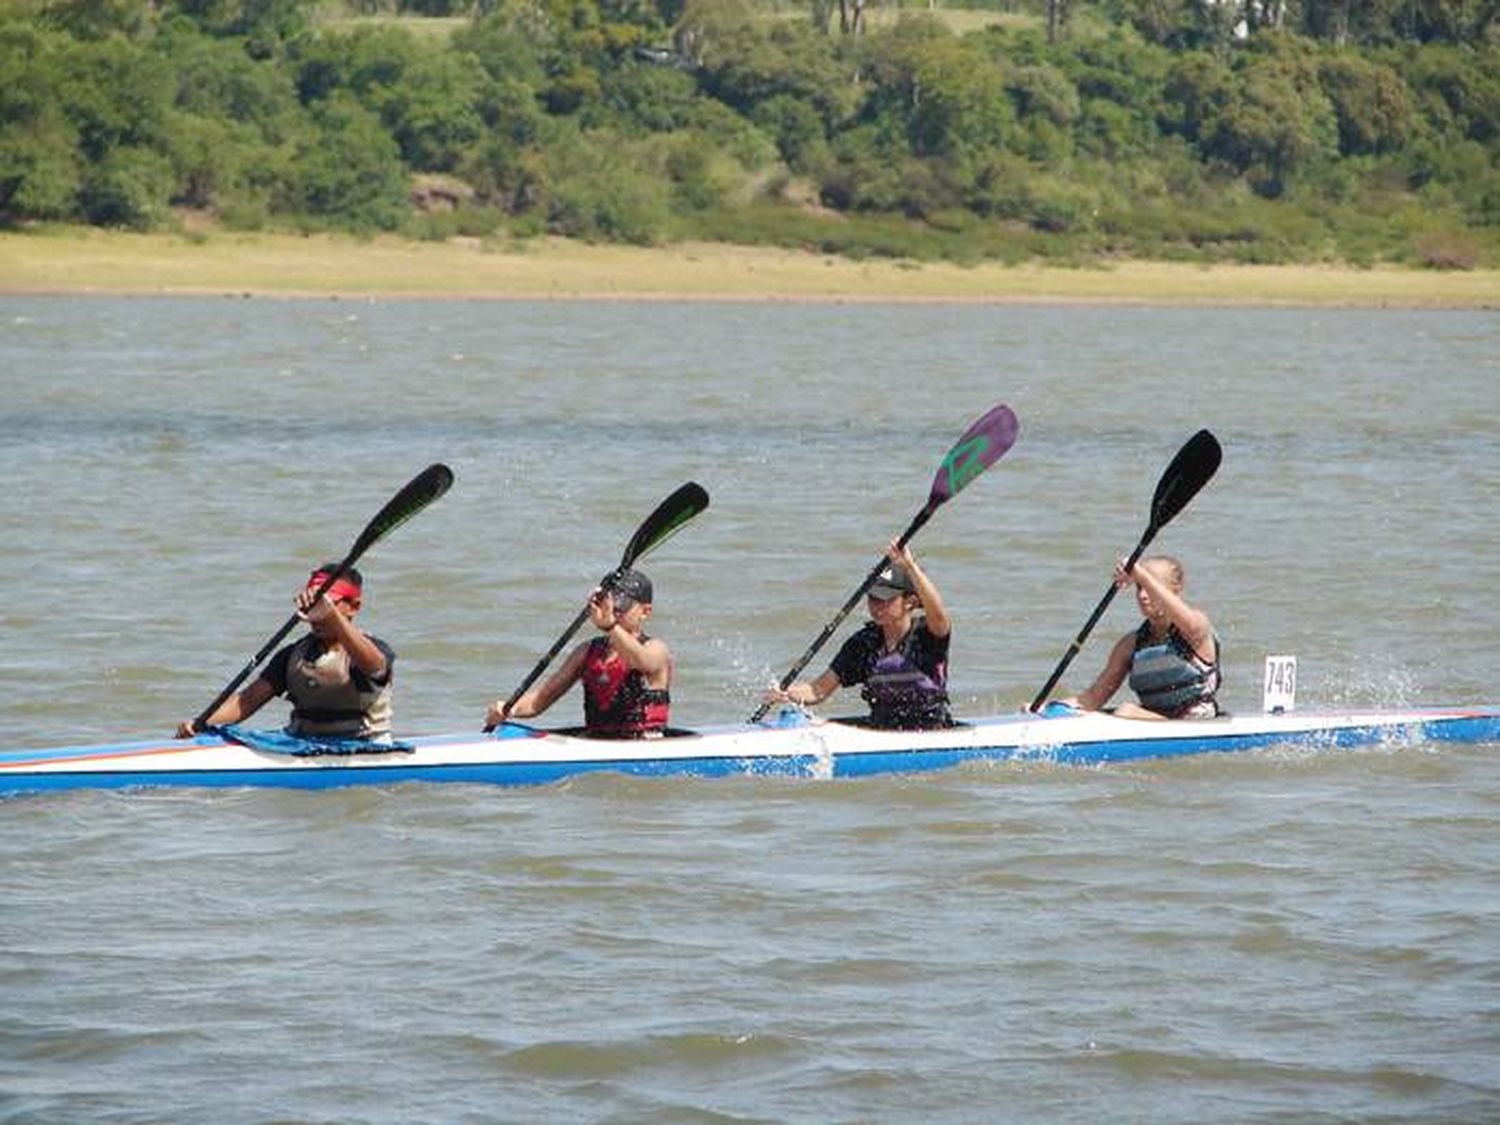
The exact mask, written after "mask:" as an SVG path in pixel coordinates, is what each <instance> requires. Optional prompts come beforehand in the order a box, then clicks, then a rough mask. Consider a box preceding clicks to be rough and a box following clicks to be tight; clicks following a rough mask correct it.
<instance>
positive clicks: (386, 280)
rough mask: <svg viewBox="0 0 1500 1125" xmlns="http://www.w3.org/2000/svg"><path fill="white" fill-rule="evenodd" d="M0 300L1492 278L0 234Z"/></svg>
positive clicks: (1468, 294) (570, 295)
mask: <svg viewBox="0 0 1500 1125" xmlns="http://www.w3.org/2000/svg"><path fill="white" fill-rule="evenodd" d="M0 293H7V294H67V295H89V294H120V295H127V294H130V295H188V294H214V295H228V296H267V297H343V298H377V297H378V298H392V299H394V298H436V297H469V298H480V299H558V300H579V299H595V300H597V299H621V300H630V299H633V300H780V301H965V302H994V303H1035V304H1069V303H1077V304H1124V305H1204V306H1222V305H1247V306H1256V305H1261V306H1324V307H1403V308H1429V307H1430V308H1500V271H1493V270H1490V271H1470V272H1449V273H1436V272H1431V271H1418V270H1405V269H1393V268H1379V269H1371V270H1359V269H1349V268H1336V267H1326V266H1232V265H1218V266H1198V265H1190V264H1184V263H1174V262H1120V263H1115V264H1111V265H1108V266H1102V267H1097V268H1086V269H1060V268H1056V267H1041V266H1029V265H1028V266H1019V267H1007V266H1002V265H982V266H976V267H962V266H955V265H949V264H944V263H917V262H896V261H885V260H880V261H865V262H855V261H849V260H846V259H840V258H833V257H828V256H825V255H820V254H812V253H802V252H798V251H789V250H773V249H764V248H755V247H739V246H726V245H720V244H703V243H696V244H687V245H680V246H671V247H666V248H659V249H642V248H638V247H628V246H589V245H585V244H582V243H575V242H567V241H562V240H552V239H548V240H538V241H533V242H527V243H513V244H504V245H490V244H486V243H480V242H478V241H477V240H457V241H454V242H447V243H426V242H408V241H404V240H399V239H394V238H379V239H375V240H371V241H358V240H351V239H341V238H333V237H326V236H311V237H301V236H297V235H279V234H278V235H269V234H228V233H214V234H212V235H209V236H205V237H198V238H190V237H185V236H182V235H137V234H126V233H120V232H109V231H96V230H77V229H67V230H56V231H31V232H19V233H6V234H0Z"/></svg>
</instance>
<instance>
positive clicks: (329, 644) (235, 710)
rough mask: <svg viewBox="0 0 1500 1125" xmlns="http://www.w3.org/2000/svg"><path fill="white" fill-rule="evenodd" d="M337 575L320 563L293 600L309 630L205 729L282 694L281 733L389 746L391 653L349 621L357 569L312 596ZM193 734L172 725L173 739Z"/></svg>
mask: <svg viewBox="0 0 1500 1125" xmlns="http://www.w3.org/2000/svg"><path fill="white" fill-rule="evenodd" d="M337 570H338V564H337V563H331V562H328V563H323V564H322V565H321V566H319V567H318V569H317V570H315V571H313V572H312V576H311V577H310V578H308V580H307V585H306V586H304V587H303V589H302V590H301V591H300V592H299V593H298V594H297V597H296V605H297V612H298V614H299V615H300V616H301V617H302V618H303V620H305V621H306V622H307V624H308V627H309V629H310V630H311V631H310V632H309V633H308V634H307V635H306V636H304V637H302V638H301V639H300V640H296V641H293V642H292V643H291V644H289V645H287V646H286V647H285V648H283V649H281V650H280V651H278V652H277V653H276V655H275V656H273V657H271V659H270V660H269V661H268V662H267V663H266V665H265V667H264V668H263V669H262V670H261V673H260V675H259V676H258V677H257V678H256V679H255V680H252V681H251V682H250V684H249V685H248V686H246V687H244V688H241V689H240V690H239V691H238V692H236V693H235V694H234V695H232V696H230V697H229V698H228V699H226V700H225V701H224V702H223V703H222V704H220V705H219V708H218V710H216V711H215V712H214V713H213V714H212V715H210V716H209V717H208V723H207V725H209V726H223V725H227V724H230V723H239V722H243V721H244V720H246V719H248V718H249V717H250V716H251V715H253V714H255V713H256V712H257V711H259V710H260V709H261V708H262V707H264V706H265V705H266V704H267V703H268V702H270V700H271V699H272V698H273V697H275V696H278V695H284V696H286V697H287V699H288V700H289V701H290V702H291V705H292V715H291V718H290V720H289V721H288V722H287V725H286V733H287V734H290V735H293V736H296V737H299V738H308V739H317V740H338V741H342V740H346V739H357V740H364V741H370V742H389V741H390V738H391V666H392V664H393V663H394V662H395V660H396V654H395V653H394V652H392V651H391V647H390V646H389V645H388V644H386V643H385V642H384V641H382V640H381V639H380V638H379V637H374V636H371V635H369V634H368V633H365V632H363V631H362V630H361V629H360V627H359V626H358V625H356V624H355V623H354V618H355V615H357V614H358V613H359V609H360V605H361V603H362V600H363V595H364V579H363V578H362V577H361V576H360V573H359V571H357V570H355V569H354V568H353V567H349V568H348V569H347V570H345V571H344V572H343V574H342V575H340V576H339V578H338V580H337V581H335V582H334V583H333V585H332V586H330V587H329V589H328V591H327V592H326V593H324V594H322V595H321V596H319V595H318V590H319V589H320V588H321V587H322V585H323V583H324V582H325V581H326V580H327V578H328V576H329V575H331V574H333V573H335V572H336V571H337ZM195 733H196V731H195V730H194V727H193V724H192V722H191V721H188V722H184V723H181V724H179V725H178V727H177V737H178V738H191V737H193V735H194V734H195Z"/></svg>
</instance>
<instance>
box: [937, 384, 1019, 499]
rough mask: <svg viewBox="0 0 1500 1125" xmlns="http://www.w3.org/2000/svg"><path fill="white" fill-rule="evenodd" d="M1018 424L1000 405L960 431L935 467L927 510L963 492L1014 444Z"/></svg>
mask: <svg viewBox="0 0 1500 1125" xmlns="http://www.w3.org/2000/svg"><path fill="white" fill-rule="evenodd" d="M1020 432H1021V423H1020V422H1018V421H1017V420H1016V415H1015V411H1013V410H1011V408H1010V407H1008V406H1006V405H1005V404H1004V403H1001V404H1000V405H999V406H996V407H995V408H994V409H993V410H991V411H990V412H989V413H988V414H985V415H984V416H983V417H982V418H980V419H979V420H978V421H976V422H975V423H974V424H973V425H972V426H970V427H969V428H968V429H967V430H965V431H964V436H963V437H961V438H959V439H958V444H957V445H955V446H954V447H953V448H952V449H950V450H949V451H948V455H947V456H946V457H944V458H943V463H942V464H941V465H939V466H938V471H937V476H936V477H934V478H933V481H932V492H931V494H930V495H929V496H928V498H927V507H928V509H929V510H931V509H934V508H936V507H937V506H938V505H939V504H942V503H944V502H945V501H947V500H951V499H952V498H953V497H954V496H957V495H958V494H959V493H960V492H962V491H963V490H964V488H965V487H967V486H968V484H969V483H970V482H971V481H973V480H974V479H975V478H976V477H977V476H979V474H980V473H982V472H984V471H985V470H986V469H988V468H989V467H990V466H991V465H993V464H994V463H995V462H996V461H998V460H1000V458H1002V457H1004V456H1005V454H1006V451H1007V450H1009V449H1010V447H1011V446H1013V445H1014V444H1015V443H1016V438H1017V436H1018V435H1019V434H1020Z"/></svg>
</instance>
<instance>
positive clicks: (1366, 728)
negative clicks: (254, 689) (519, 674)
mask: <svg viewBox="0 0 1500 1125" xmlns="http://www.w3.org/2000/svg"><path fill="white" fill-rule="evenodd" d="M1422 742H1475V743H1477V742H1500V708H1496V707H1451V708H1420V709H1412V710H1397V709H1378V710H1353V709H1351V710H1324V711H1288V712H1284V713H1279V714H1251V715H1235V716H1223V717H1220V718H1215V719H1196V720H1176V721H1173V722H1160V723H1158V722H1140V721H1137V720H1130V719H1121V718H1116V717H1115V716H1113V715H1110V714H1106V713H1101V712H1093V713H1082V712H1077V711H1073V710H1070V709H1068V708H1064V707H1060V706H1055V705H1054V706H1051V707H1049V708H1048V709H1047V711H1046V712H1044V713H1043V714H1031V713H1029V712H1024V711H1023V712H1018V713H1016V714H1011V715H998V716H993V717H989V718H980V719H971V720H966V721H963V722H960V723H958V724H956V725H954V726H952V727H946V728H943V729H939V730H927V731H903V730H880V729H874V728H871V727H868V726H864V725H861V724H860V723H859V722H858V721H857V720H839V719H821V718H816V717H813V716H810V715H808V714H806V713H805V712H802V711H800V710H794V709H786V710H783V711H782V712H781V713H780V714H778V715H773V716H771V717H770V718H769V719H767V720H766V721H764V722H761V723H756V724H742V725H736V726H721V727H704V728H702V729H698V730H693V731H672V732H669V733H668V734H667V735H665V736H663V737H660V738H650V739H634V740H606V739H592V738H584V737H581V736H580V734H579V733H578V732H577V731H572V732H569V731H565V730H542V729H539V728H537V727H533V726H527V725H523V724H518V723H507V724H505V725H503V726H502V727H500V728H499V729H497V730H496V731H494V732H493V733H490V734H481V733H479V732H473V733H465V734H449V735H431V736H421V737H416V738H412V739H410V740H409V741H406V742H403V743H401V744H399V745H398V746H393V747H370V746H360V747H359V748H358V750H357V752H350V750H349V748H348V747H347V746H345V747H340V748H333V749H329V748H327V747H317V746H309V745H307V744H302V743H298V742H297V741H296V740H294V739H291V738H289V737H287V736H285V735H281V734H279V733H277V732H246V731H238V730H236V729H235V728H227V729H226V730H225V731H223V732H215V733H212V734H202V735H199V736H197V737H196V738H193V739H186V740H177V741H173V740H158V741H155V742H127V743H118V744H114V745H99V746H65V747H57V748H52V749H36V750H12V751H5V752H0V794H16V793H36V792H46V791H53V790H62V789H119V788H128V787H134V786H168V785H178V786H206V787H233V786H276V787H284V788H296V789H327V788H335V787H340V786H347V785H370V784H394V783H397V782H405V781H447V782H483V783H489V784H497V785H543V784H548V783H552V782H557V781H562V780H564V779H567V778H571V777H577V776H579V775H582V774H588V773H601V772H608V773H616V774H627V775H633V776H644V777H662V776H676V775H686V776H693V777H736V776H776V777H803V778H846V777H864V776H869V775H873V774H891V773H923V772H928V771H933V770H940V769H946V768H950V767H953V766H957V765H961V764H963V763H966V762H1005V761H1024V762H1046V763H1057V764H1060V765H1069V766H1100V765H1108V764H1110V763H1113V762H1132V761H1139V760H1142V759H1149V758H1172V757H1180V756H1183V755H1188V754H1210V753H1226V752H1244V751H1252V750H1261V749H1265V748H1270V747H1301V748H1312V749H1321V748H1345V747H1357V746H1394V747H1399V746H1405V745H1413V744H1417V743H1422Z"/></svg>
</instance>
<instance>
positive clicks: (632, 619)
mask: <svg viewBox="0 0 1500 1125" xmlns="http://www.w3.org/2000/svg"><path fill="white" fill-rule="evenodd" d="M588 610H589V620H591V621H592V622H593V623H594V628H596V629H598V630H599V632H600V634H601V635H600V636H598V637H596V638H595V639H593V640H592V641H586V642H584V643H583V644H581V645H579V646H578V647H577V648H575V649H574V650H573V651H572V652H571V653H569V654H568V658H567V660H565V661H563V666H562V667H561V668H559V669H558V670H557V671H556V672H555V673H553V674H552V675H551V676H550V677H548V678H547V679H546V680H545V681H543V683H542V684H541V686H540V687H535V688H532V689H531V690H530V691H528V692H526V693H525V694H524V695H522V696H521V698H520V699H518V700H516V703H515V706H514V707H511V708H509V709H507V708H506V705H505V701H504V700H503V699H501V700H496V701H495V702H494V703H492V704H491V705H490V708H489V711H488V712H486V714H485V724H486V728H489V727H497V726H499V725H500V724H501V723H503V722H505V720H506V719H529V718H531V717H532V716H534V715H540V714H541V713H542V712H543V711H545V710H547V708H548V707H551V706H552V704H554V703H555V702H557V700H558V699H560V698H561V697H562V696H563V695H564V694H565V693H566V692H567V690H568V689H569V688H570V687H572V686H573V685H574V683H576V682H577V681H579V680H582V681H583V722H584V733H585V734H586V735H588V736H589V737H591V738H659V737H660V736H661V735H662V734H663V733H664V732H665V730H666V727H667V720H668V717H669V710H670V708H671V702H672V697H671V686H672V654H671V652H669V651H668V649H667V645H666V642H665V641H663V640H661V639H660V638H658V637H648V636H647V635H646V620H647V618H649V617H650V616H651V580H650V579H649V578H647V577H646V576H645V575H644V574H642V573H641V572H640V571H638V570H626V571H624V572H623V573H622V574H621V575H620V576H619V577H618V578H617V579H616V580H615V581H614V583H613V584H612V585H611V587H610V589H609V590H604V589H602V588H601V589H598V590H595V591H594V593H593V595H592V596H590V598H589V606H588Z"/></svg>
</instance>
